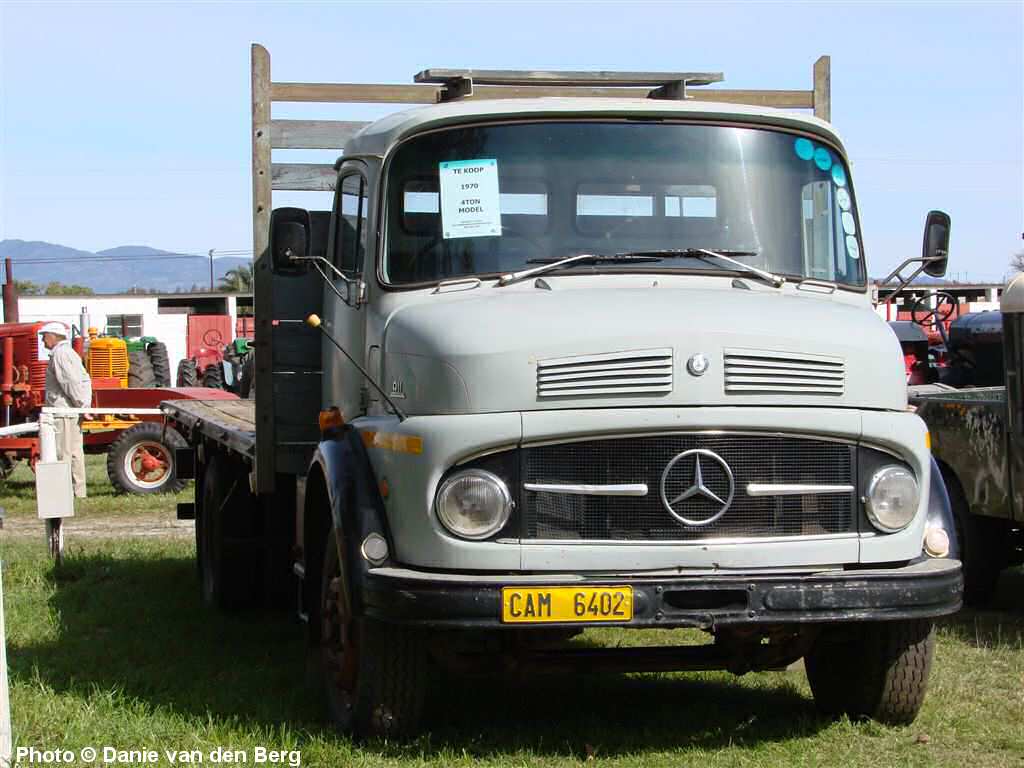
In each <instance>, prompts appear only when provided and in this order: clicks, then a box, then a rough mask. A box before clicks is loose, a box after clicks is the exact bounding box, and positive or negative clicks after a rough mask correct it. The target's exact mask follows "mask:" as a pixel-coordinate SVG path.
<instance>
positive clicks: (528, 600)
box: [501, 587, 633, 624]
mask: <svg viewBox="0 0 1024 768" xmlns="http://www.w3.org/2000/svg"><path fill="white" fill-rule="evenodd" d="M632 618H633V589H632V588H631V587H525V588H521V587H504V588H502V590H501V620H502V621H503V622H505V623H506V624H543V623H548V622H589V621H629V620H630V619H632Z"/></svg>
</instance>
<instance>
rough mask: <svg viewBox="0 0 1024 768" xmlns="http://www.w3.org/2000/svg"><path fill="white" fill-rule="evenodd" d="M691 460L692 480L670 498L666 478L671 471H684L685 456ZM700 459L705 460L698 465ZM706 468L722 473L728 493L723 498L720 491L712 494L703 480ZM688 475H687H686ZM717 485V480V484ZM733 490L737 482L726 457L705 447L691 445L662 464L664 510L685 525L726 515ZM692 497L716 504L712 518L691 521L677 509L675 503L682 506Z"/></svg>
mask: <svg viewBox="0 0 1024 768" xmlns="http://www.w3.org/2000/svg"><path fill="white" fill-rule="evenodd" d="M691 458H692V459H693V465H692V466H693V482H692V483H691V484H690V486H689V487H688V488H687V489H686V490H684V491H683V492H682V493H680V494H679V495H678V496H676V497H675V498H673V499H669V498H668V492H667V490H666V489H667V486H668V481H669V477H670V476H671V475H672V472H673V470H676V469H677V468H678V470H679V471H681V472H685V470H686V468H687V467H688V466H690V465H689V462H687V463H686V464H684V463H682V462H683V461H684V460H686V459H691ZM701 459H704V460H705V462H704V465H703V467H702V465H701ZM705 469H708V470H710V471H711V472H714V473H718V474H720V475H724V477H725V480H726V481H727V482H728V484H729V493H728V495H727V496H726V497H725V498H724V499H723V498H722V497H721V496H720V495H719V494H717V493H715V492H714V491H713V490H712V489H711V488H710V487H709V486H708V485H707V483H706V482H705V481H704V471H705ZM685 476H686V477H688V476H689V475H685ZM717 485H720V484H718V483H716V486H717ZM735 493H736V481H735V480H734V479H733V476H732V470H731V469H729V465H728V464H726V463H725V459H723V458H722V457H721V456H719V455H718V454H717V453H715V452H714V451H709V450H707V449H706V448H693V449H691V450H689V451H683V452H682V453H680V454H679V455H678V456H676V457H675V458H674V459H672V461H670V462H669V463H668V466H667V467H665V471H664V472H662V473H661V503H662V504H664V505H665V509H667V510H668V511H669V514H671V515H672V517H674V518H675V519H676V520H678V521H679V522H681V523H684V524H685V525H710V524H711V523H713V522H715V520H717V519H718V518H720V517H721V516H722V515H724V514H725V512H726V510H728V509H729V505H730V504H732V497H733V495H734V494H735ZM695 496H699V497H701V498H704V499H706V500H707V501H709V502H710V503H712V504H714V505H716V506H717V507H718V511H717V512H715V514H713V515H711V517H708V518H705V519H703V520H693V519H691V518H688V517H685V516H684V515H683V514H682V513H681V512H679V511H678V510H677V506H681V505H682V502H684V501H686V500H688V499H691V498H693V497H695Z"/></svg>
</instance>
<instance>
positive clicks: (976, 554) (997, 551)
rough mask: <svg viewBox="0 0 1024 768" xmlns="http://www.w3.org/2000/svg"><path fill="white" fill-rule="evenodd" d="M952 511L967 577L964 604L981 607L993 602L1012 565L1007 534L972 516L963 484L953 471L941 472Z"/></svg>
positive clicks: (988, 521)
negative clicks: (1003, 575)
mask: <svg viewBox="0 0 1024 768" xmlns="http://www.w3.org/2000/svg"><path fill="white" fill-rule="evenodd" d="M942 479H943V481H944V482H945V483H946V493H947V494H949V505H950V507H952V509H953V521H954V523H955V524H956V537H957V541H958V542H959V544H960V560H961V562H962V563H963V573H964V604H966V605H972V606H979V605H985V604H986V603H989V602H991V600H992V596H993V595H994V594H995V591H996V585H997V584H998V583H999V573H1000V572H1001V571H1002V570H1003V568H1006V567H1007V566H1008V565H1009V562H1008V558H1007V557H1006V555H1005V554H1004V552H1005V550H1006V542H1007V541H1008V539H1007V538H1006V533H1005V532H1004V531H996V530H994V527H993V526H992V525H991V521H990V520H986V519H980V518H978V517H976V516H975V515H972V514H971V508H970V505H969V504H968V503H967V499H966V498H965V497H964V491H963V488H962V487H961V486H960V481H959V480H957V478H956V476H955V475H953V473H952V472H950V471H943V472H942Z"/></svg>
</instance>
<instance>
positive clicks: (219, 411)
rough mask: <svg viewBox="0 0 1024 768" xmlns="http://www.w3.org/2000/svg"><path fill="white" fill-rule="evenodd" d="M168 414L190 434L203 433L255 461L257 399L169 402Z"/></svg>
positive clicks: (164, 407)
mask: <svg viewBox="0 0 1024 768" xmlns="http://www.w3.org/2000/svg"><path fill="white" fill-rule="evenodd" d="M160 410H161V411H163V412H164V415H165V416H166V417H167V418H169V419H171V420H173V421H175V422H177V423H178V424H180V425H181V426H183V427H184V428H185V429H187V430H188V431H190V432H199V433H201V434H203V435H205V436H206V437H209V438H210V439H211V440H215V441H217V442H218V443H222V444H223V445H226V446H228V447H229V448H231V449H233V450H235V451H237V452H238V453H240V454H242V455H244V456H246V457H248V458H249V459H251V460H255V457H256V402H255V401H254V400H165V401H164V402H162V403H160Z"/></svg>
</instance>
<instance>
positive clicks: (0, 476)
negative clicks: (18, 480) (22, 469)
mask: <svg viewBox="0 0 1024 768" xmlns="http://www.w3.org/2000/svg"><path fill="white" fill-rule="evenodd" d="M17 466H18V460H17V459H12V458H11V457H10V456H8V455H7V454H6V453H0V482H3V481H4V480H6V479H7V478H8V477H10V476H11V473H12V472H13V471H14V468H15V467H17Z"/></svg>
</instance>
